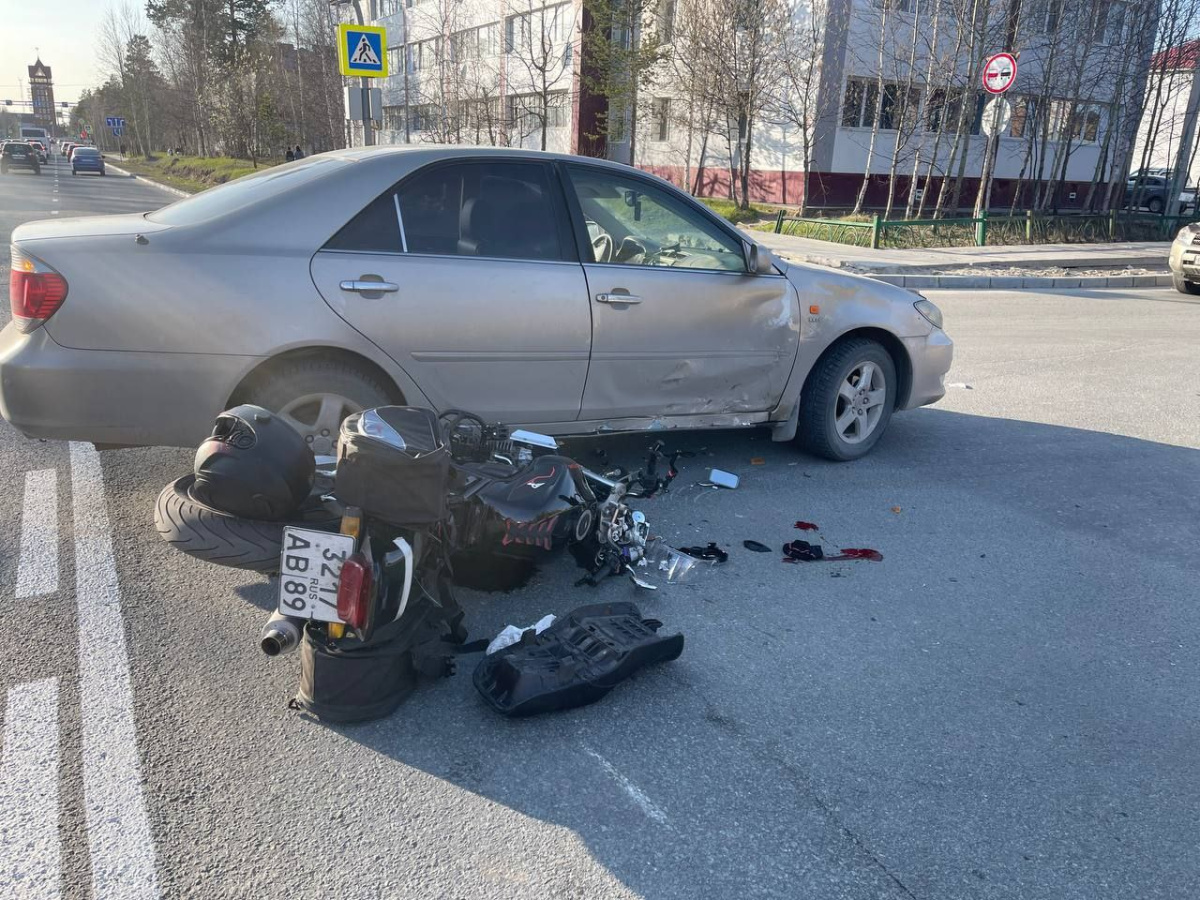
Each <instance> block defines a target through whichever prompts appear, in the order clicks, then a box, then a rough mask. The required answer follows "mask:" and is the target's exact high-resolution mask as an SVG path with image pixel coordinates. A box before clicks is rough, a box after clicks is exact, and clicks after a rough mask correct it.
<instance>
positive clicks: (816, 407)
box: [798, 338, 899, 461]
mask: <svg viewBox="0 0 1200 900" xmlns="http://www.w3.org/2000/svg"><path fill="white" fill-rule="evenodd" d="M898 386H899V382H898V380H897V378H896V364H895V362H893V360H892V357H891V354H889V353H888V352H887V350H886V349H884V347H883V346H882V345H881V344H879V343H877V342H876V341H872V340H869V339H867V338H851V339H849V340H845V341H842V342H841V343H839V344H835V345H834V346H833V347H832V348H830V349H829V350H828V351H827V352H826V353H825V355H824V356H823V357H821V359H820V360H819V361H818V362H817V365H816V366H815V367H814V369H813V371H812V372H811V373H810V374H809V376H808V381H807V383H806V384H805V386H804V393H803V395H802V396H801V398H800V423H799V425H800V427H799V431H798V437H799V440H800V443H801V446H803V447H804V449H805V450H807V451H808V452H810V453H813V454H815V455H817V456H823V457H825V458H826V459H832V460H837V461H845V460H851V459H858V458H859V457H862V456H866V454H867V453H869V452H870V451H871V448H872V447H874V446H875V444H877V443H878V442H879V439H880V437H882V436H883V432H884V431H885V430H887V426H888V422H889V421H890V420H891V418H892V410H893V408H894V407H895V405H896V390H897V388H898Z"/></svg>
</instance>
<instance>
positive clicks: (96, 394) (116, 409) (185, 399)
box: [0, 325, 260, 447]
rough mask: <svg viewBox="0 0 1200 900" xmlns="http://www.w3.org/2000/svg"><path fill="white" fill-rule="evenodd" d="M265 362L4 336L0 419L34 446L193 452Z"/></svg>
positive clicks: (34, 335) (37, 335) (38, 333)
mask: <svg viewBox="0 0 1200 900" xmlns="http://www.w3.org/2000/svg"><path fill="white" fill-rule="evenodd" d="M259 361H260V360H259V359H258V358H257V357H244V356H223V355H222V356H218V355H212V354H200V353H126V352H119V351H108V350H72V349H69V348H66V347H62V346H60V345H59V344H56V343H55V342H54V340H53V339H52V338H51V337H50V335H49V334H48V333H47V331H46V329H45V328H38V329H36V330H34V331H33V332H31V333H30V334H22V333H21V332H19V331H18V330H17V329H16V328H15V327H14V326H13V325H9V326H7V327H6V328H5V329H4V330H3V331H0V415H3V416H4V418H5V419H7V420H8V422H9V423H10V424H12V426H13V427H14V428H16V429H17V430H18V431H20V432H21V433H23V434H25V435H27V436H28V437H33V438H48V439H54V440H72V441H92V442H94V443H98V444H132V445H145V446H176V447H193V446H195V445H196V444H198V443H199V442H200V441H201V440H203V439H204V437H205V436H206V435H207V434H208V433H209V431H210V430H211V428H212V422H213V419H214V418H215V417H216V415H217V413H219V412H220V411H221V410H222V408H223V407H224V406H225V402H226V401H227V400H228V399H229V396H230V394H232V393H233V390H234V388H235V387H236V386H237V384H238V382H239V381H240V380H241V378H242V376H243V375H244V373H245V372H247V371H248V370H249V369H250V368H252V367H253V366H254V365H256V364H257V363H258V362H259Z"/></svg>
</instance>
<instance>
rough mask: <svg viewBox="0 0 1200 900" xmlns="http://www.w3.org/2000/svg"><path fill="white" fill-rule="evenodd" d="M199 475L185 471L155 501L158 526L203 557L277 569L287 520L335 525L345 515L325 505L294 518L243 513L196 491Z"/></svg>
mask: <svg viewBox="0 0 1200 900" xmlns="http://www.w3.org/2000/svg"><path fill="white" fill-rule="evenodd" d="M195 480H196V476H195V475H184V476H183V477H182V478H177V479H176V480H175V481H173V482H171V483H170V484H168V485H167V486H166V487H165V488H163V489H162V492H161V493H160V494H159V495H158V500H157V501H156V502H155V504H154V527H155V528H157V529H158V534H159V537H161V538H162V539H163V540H164V541H166V542H167V543H168V544H170V545H171V547H173V548H174V549H176V550H178V551H180V552H181V553H186V554H187V555H188V556H191V557H194V558H195V559H199V560H202V561H203V562H210V563H215V564H217V565H219V566H229V567H230V568H233V569H246V570H249V571H252V572H261V573H262V574H264V575H273V574H275V573H276V572H278V571H279V555H280V549H281V547H282V545H283V528H284V525H285V524H293V525H297V526H301V527H304V528H313V529H317V530H321V531H333V530H336V529H337V527H338V522H339V521H340V517H338V516H336V515H334V514H333V513H332V512H330V511H327V510H324V509H314V510H312V511H311V512H310V513H309V514H308V515H306V516H305V517H304V518H303V520H301V521H296V522H292V523H283V522H261V521H257V520H255V519H243V518H239V517H238V516H234V515H230V514H229V513H227V512H222V511H221V510H219V509H214V508H212V507H211V506H206V505H204V504H203V503H200V502H199V501H197V500H196V499H195V498H194V497H192V494H191V487H192V483H193V482H194V481H195Z"/></svg>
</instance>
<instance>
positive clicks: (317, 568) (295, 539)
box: [279, 528, 354, 622]
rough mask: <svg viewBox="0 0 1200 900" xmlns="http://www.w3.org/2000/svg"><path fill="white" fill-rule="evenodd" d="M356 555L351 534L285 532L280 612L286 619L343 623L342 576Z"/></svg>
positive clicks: (305, 531) (284, 530)
mask: <svg viewBox="0 0 1200 900" xmlns="http://www.w3.org/2000/svg"><path fill="white" fill-rule="evenodd" d="M353 552H354V538H352V537H351V536H350V535H348V534H330V533H329V532H328V531H309V530H308V529H307V528H284V529H283V552H282V555H281V556H280V559H279V611H280V612H281V613H283V614H284V615H285V616H296V617H297V618H300V619H316V620H317V621H319V622H340V621H342V620H341V619H339V618H338V614H337V589H338V576H339V575H341V573H342V563H344V562H345V561H346V558H347V557H348V556H350V554H351V553H353Z"/></svg>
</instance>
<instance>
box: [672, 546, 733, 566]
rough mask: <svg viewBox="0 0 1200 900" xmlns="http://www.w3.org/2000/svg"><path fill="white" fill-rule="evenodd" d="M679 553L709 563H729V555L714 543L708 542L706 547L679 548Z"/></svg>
mask: <svg viewBox="0 0 1200 900" xmlns="http://www.w3.org/2000/svg"><path fill="white" fill-rule="evenodd" d="M679 552H680V553H686V554H687V555H688V556H691V557H695V558H696V559H703V560H708V561H710V562H716V563H723V562H728V561H729V554H728V553H726V552H725V551H724V550H722V549H721V548H720V547H718V546H717V543H716V541H709V543H708V546H707V547H680V548H679Z"/></svg>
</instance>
